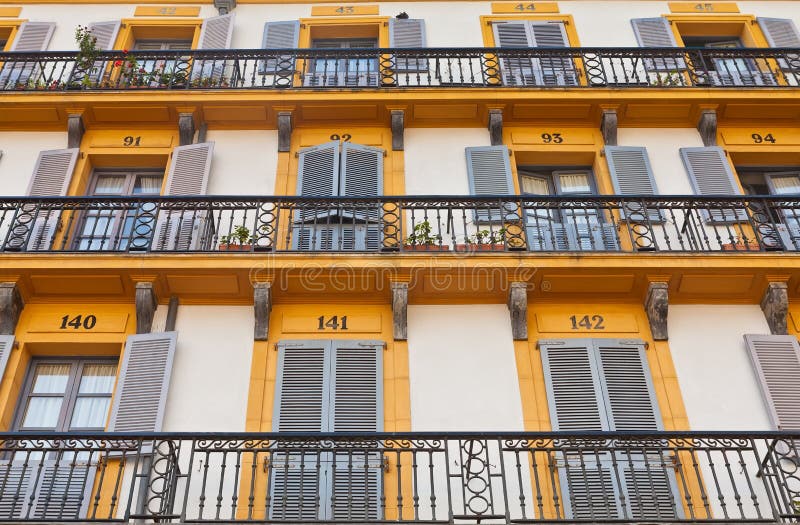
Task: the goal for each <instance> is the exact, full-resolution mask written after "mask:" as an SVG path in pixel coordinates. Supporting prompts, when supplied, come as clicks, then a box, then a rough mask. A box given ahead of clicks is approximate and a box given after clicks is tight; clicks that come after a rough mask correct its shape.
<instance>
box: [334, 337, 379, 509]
mask: <svg viewBox="0 0 800 525" xmlns="http://www.w3.org/2000/svg"><path fill="white" fill-rule="evenodd" d="M332 348H333V371H332V374H331V379H332V383H331V412H330V415H331V419H330V423H329V428H330V429H331V430H332V431H333V432H367V433H371V432H381V431H383V343H382V342H380V341H333V347H332ZM334 456H335V457H334V462H333V463H334V465H335V471H334V472H332V476H331V479H332V483H331V488H330V500H331V503H330V509H331V512H330V515H329V519H331V518H332V519H334V520H345V519H346V520H366V521H368V520H375V519H379V518H380V510H381V504H380V503H381V502H380V495H381V493H382V489H381V480H382V473H383V461H382V460H383V458H382V455H381V454H380V453H379V452H375V451H370V450H369V449H368V448H365V449H357V448H356V449H354V450H350V451H347V452H341V453H337V452H334Z"/></svg>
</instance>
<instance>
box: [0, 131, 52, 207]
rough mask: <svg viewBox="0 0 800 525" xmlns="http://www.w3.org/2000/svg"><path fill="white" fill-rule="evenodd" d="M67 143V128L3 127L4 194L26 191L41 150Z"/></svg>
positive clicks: (0, 189)
mask: <svg viewBox="0 0 800 525" xmlns="http://www.w3.org/2000/svg"><path fill="white" fill-rule="evenodd" d="M66 147H67V134H66V132H61V131H53V132H41V131H0V151H2V152H3V155H2V157H1V158H0V195H5V196H12V195H13V196H18V195H25V192H27V191H28V184H30V179H31V174H32V173H33V167H34V166H35V165H36V159H37V158H38V157H39V152H40V151H42V150H48V149H64V148H66Z"/></svg>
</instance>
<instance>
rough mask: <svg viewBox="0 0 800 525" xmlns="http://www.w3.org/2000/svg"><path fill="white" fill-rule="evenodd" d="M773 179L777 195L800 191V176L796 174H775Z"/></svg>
mask: <svg viewBox="0 0 800 525" xmlns="http://www.w3.org/2000/svg"><path fill="white" fill-rule="evenodd" d="M771 179H772V186H773V187H774V188H775V193H776V194H777V195H787V194H791V193H800V177H798V176H796V175H779V176H774V175H773V176H772V177H771Z"/></svg>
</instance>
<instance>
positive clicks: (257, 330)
mask: <svg viewBox="0 0 800 525" xmlns="http://www.w3.org/2000/svg"><path fill="white" fill-rule="evenodd" d="M271 313H272V283H269V282H261V283H253V315H254V316H255V327H254V329H253V339H254V340H256V341H266V340H268V339H269V317H270V314H271Z"/></svg>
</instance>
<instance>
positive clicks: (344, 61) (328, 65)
mask: <svg viewBox="0 0 800 525" xmlns="http://www.w3.org/2000/svg"><path fill="white" fill-rule="evenodd" d="M312 47H313V48H314V49H353V50H362V49H375V48H377V47H378V41H377V40H375V39H363V38H362V39H357V40H351V39H332V40H314V42H313V43H312ZM357 52H358V51H356V53H357ZM310 66H311V67H310V68H309V75H308V76H307V77H306V79H305V82H304V85H306V86H320V87H325V86H328V87H347V86H377V85H378V57H377V55H376V56H374V57H371V56H362V57H357V56H353V57H349V56H348V57H344V58H342V57H340V56H338V55H337V56H336V57H333V56H331V57H330V58H328V57H324V56H323V57H320V58H317V59H315V60H313V61H312V63H311V65H310Z"/></svg>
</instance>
